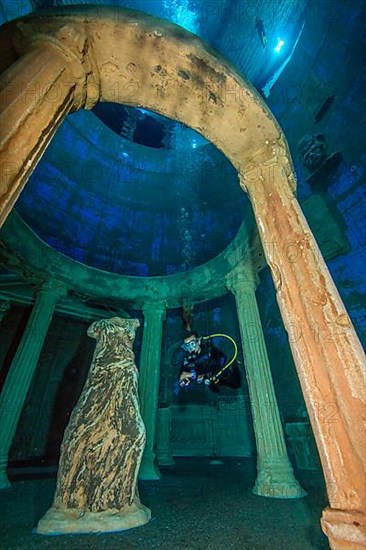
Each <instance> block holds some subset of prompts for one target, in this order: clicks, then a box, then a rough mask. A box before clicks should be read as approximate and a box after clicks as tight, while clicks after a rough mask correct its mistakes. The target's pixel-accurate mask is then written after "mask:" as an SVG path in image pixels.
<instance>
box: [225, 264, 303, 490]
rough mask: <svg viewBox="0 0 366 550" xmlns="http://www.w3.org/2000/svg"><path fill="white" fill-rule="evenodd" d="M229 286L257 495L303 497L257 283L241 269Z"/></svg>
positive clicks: (233, 274)
mask: <svg viewBox="0 0 366 550" xmlns="http://www.w3.org/2000/svg"><path fill="white" fill-rule="evenodd" d="M226 284H227V287H228V288H229V290H230V291H231V292H232V293H233V294H234V296H235V301H236V306H237V313H238V319H239V327H240V334H241V339H242V344H243V351H244V357H245V367H246V374H247V379H248V386H249V395H250V402H251V408H252V416H253V427H254V434H255V440H256V446H257V479H256V482H255V485H254V488H253V493H254V494H256V495H260V496H264V497H272V498H299V497H302V496H304V495H305V494H306V492H305V491H304V490H303V489H302V487H301V486H300V485H299V483H298V481H297V480H296V479H295V476H294V473H293V470H292V466H291V463H290V460H289V458H288V455H287V449H286V444H285V437H284V434H283V429H282V424H281V419H280V414H279V410H278V404H277V399H276V395H275V392H274V387H273V380H272V374H271V368H270V364H269V360H268V355H267V349H266V344H265V340H264V334H263V329H262V324H261V320H260V316H259V311H258V306H257V300H256V296H255V289H256V286H257V282H256V281H255V280H254V277H253V276H251V275H250V274H248V273H247V272H246V271H245V270H244V269H243V268H237V269H235V270H234V271H233V272H232V273H230V275H228V276H227V278H226Z"/></svg>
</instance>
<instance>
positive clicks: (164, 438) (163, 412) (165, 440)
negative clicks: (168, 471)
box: [157, 406, 174, 466]
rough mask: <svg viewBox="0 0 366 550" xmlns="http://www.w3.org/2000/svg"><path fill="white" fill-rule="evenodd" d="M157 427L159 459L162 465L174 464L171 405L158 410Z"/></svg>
mask: <svg viewBox="0 0 366 550" xmlns="http://www.w3.org/2000/svg"><path fill="white" fill-rule="evenodd" d="M157 421H158V427H157V460H158V464H159V465H160V466H172V465H173V464H174V459H173V455H172V449H171V444H170V435H171V406H169V407H161V408H159V410H158V419H157Z"/></svg>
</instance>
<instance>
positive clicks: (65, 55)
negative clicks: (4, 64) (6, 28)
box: [14, 20, 100, 109]
mask: <svg viewBox="0 0 366 550" xmlns="http://www.w3.org/2000/svg"><path fill="white" fill-rule="evenodd" d="M16 29H17V33H16V35H15V37H14V45H15V48H16V49H17V51H18V52H19V53H22V54H23V55H24V54H26V53H27V52H30V51H32V50H36V49H38V50H42V49H45V50H49V51H52V52H53V54H54V55H56V56H57V57H59V58H60V59H63V60H64V61H65V63H66V64H67V69H68V70H69V71H70V73H71V74H72V76H73V77H74V79H75V85H76V88H75V94H74V106H75V108H76V109H80V108H83V107H85V108H87V109H91V108H92V107H93V106H94V105H95V104H96V103H97V102H98V100H99V97H100V83H99V74H98V70H97V65H96V62H95V60H94V58H93V53H92V52H93V50H92V48H90V44H89V42H90V40H89V37H88V35H87V32H86V31H85V30H83V31H82V32H80V30H78V29H77V28H76V26H75V25H73V24H70V23H63V24H61V25H60V26H59V27H58V28H56V29H55V28H54V29H52V30H50V31H48V32H47V31H45V30H43V28H42V25H39V23H38V21H37V20H30V21H19V22H18V23H17V24H16Z"/></svg>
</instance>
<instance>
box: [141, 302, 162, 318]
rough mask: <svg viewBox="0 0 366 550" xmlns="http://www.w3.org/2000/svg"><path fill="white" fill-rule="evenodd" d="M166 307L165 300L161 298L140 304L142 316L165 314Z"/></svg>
mask: <svg viewBox="0 0 366 550" xmlns="http://www.w3.org/2000/svg"><path fill="white" fill-rule="evenodd" d="M166 309H167V306H166V301H165V300H161V301H159V302H145V303H144V305H143V306H142V312H143V314H144V316H146V315H149V314H152V315H153V314H155V315H165V312H166Z"/></svg>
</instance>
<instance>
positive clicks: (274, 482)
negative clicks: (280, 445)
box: [252, 460, 307, 498]
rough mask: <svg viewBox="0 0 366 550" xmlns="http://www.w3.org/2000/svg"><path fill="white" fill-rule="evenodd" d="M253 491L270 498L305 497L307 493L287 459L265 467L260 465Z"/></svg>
mask: <svg viewBox="0 0 366 550" xmlns="http://www.w3.org/2000/svg"><path fill="white" fill-rule="evenodd" d="M252 493H254V494H255V495H258V496H261V497H268V498H303V497H304V496H306V495H307V492H306V491H305V490H304V489H303V488H302V487H301V485H300V483H299V482H298V481H297V479H296V478H295V476H294V472H293V470H292V466H291V464H290V463H289V462H288V461H287V460H284V461H274V462H273V464H271V463H267V464H266V466H265V467H263V468H260V467H258V475H257V479H256V482H255V485H254V487H253V489H252Z"/></svg>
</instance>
